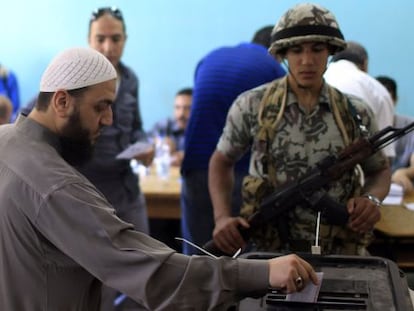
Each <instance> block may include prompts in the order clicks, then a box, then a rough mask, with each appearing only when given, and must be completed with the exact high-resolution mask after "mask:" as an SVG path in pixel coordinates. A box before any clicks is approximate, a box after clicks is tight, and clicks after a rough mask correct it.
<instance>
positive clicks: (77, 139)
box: [60, 111, 93, 166]
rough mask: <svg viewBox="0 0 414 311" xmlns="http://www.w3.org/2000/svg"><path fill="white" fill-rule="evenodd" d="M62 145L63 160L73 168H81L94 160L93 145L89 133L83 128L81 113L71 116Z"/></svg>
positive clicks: (65, 128)
mask: <svg viewBox="0 0 414 311" xmlns="http://www.w3.org/2000/svg"><path fill="white" fill-rule="evenodd" d="M60 145H61V148H62V149H61V150H62V151H61V155H62V158H63V159H64V160H65V161H66V162H68V163H69V164H70V165H72V166H80V165H82V164H85V163H86V162H88V161H89V160H90V159H91V158H92V155H93V145H92V142H91V141H90V139H89V131H88V130H87V129H84V128H83V127H82V124H81V120H80V113H79V111H77V112H75V113H74V114H73V115H71V116H70V117H69V121H68V123H67V125H65V126H64V127H63V129H62V134H61V136H60Z"/></svg>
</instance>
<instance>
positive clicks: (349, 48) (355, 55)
mask: <svg viewBox="0 0 414 311" xmlns="http://www.w3.org/2000/svg"><path fill="white" fill-rule="evenodd" d="M341 59H344V60H349V61H350V62H353V63H354V64H356V65H357V66H364V64H365V62H366V61H367V60H368V52H367V50H366V49H365V48H364V47H363V46H362V45H361V44H359V43H358V42H354V41H347V42H346V48H345V49H344V50H343V51H340V52H338V53H336V54H334V55H333V56H332V61H333V62H336V61H338V60H341Z"/></svg>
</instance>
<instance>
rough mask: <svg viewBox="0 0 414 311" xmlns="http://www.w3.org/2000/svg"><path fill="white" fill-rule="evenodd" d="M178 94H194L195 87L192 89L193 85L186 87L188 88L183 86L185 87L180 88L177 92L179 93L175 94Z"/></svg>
mask: <svg viewBox="0 0 414 311" xmlns="http://www.w3.org/2000/svg"><path fill="white" fill-rule="evenodd" d="M178 95H188V96H193V89H192V88H191V87H186V88H183V89H181V90H179V91H178V92H177V94H175V96H178Z"/></svg>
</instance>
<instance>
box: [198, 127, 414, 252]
mask: <svg viewBox="0 0 414 311" xmlns="http://www.w3.org/2000/svg"><path fill="white" fill-rule="evenodd" d="M413 130H414V122H412V123H410V124H408V125H407V126H405V127H403V128H394V127H391V126H389V127H386V128H384V129H383V130H381V131H379V132H377V133H375V134H374V135H372V136H370V137H365V138H364V137H362V138H359V139H358V140H356V141H355V142H353V143H352V144H350V145H349V146H347V147H346V148H344V149H343V150H342V152H340V153H339V154H338V155H329V156H327V157H326V158H324V159H322V160H321V161H319V162H318V163H316V165H315V167H314V168H312V169H310V170H309V171H308V172H307V173H306V174H305V175H303V176H302V177H300V178H299V179H298V180H296V181H295V182H293V183H289V184H286V185H284V186H282V187H280V188H277V189H276V190H275V191H274V192H273V193H271V194H270V195H268V196H267V197H265V198H264V199H263V201H262V202H261V204H260V206H259V208H258V210H257V211H256V212H255V213H254V214H252V215H251V216H250V217H249V219H248V222H249V224H250V227H249V228H244V227H239V231H240V233H241V235H242V237H243V238H244V240H245V241H247V240H248V239H249V238H250V235H251V232H252V231H254V230H255V229H256V228H260V227H262V226H263V225H264V224H266V223H268V224H276V223H278V218H280V217H281V215H282V214H283V213H285V212H287V211H288V210H289V209H291V208H293V207H294V206H295V205H297V204H298V203H303V202H305V204H306V205H307V206H309V207H310V208H312V209H313V210H315V211H320V212H321V213H322V215H324V217H325V218H326V219H327V221H328V223H330V224H333V225H344V224H346V223H347V221H348V212H347V210H346V206H344V205H343V204H340V203H338V202H336V201H335V200H334V199H332V198H331V197H329V195H328V193H327V191H328V189H329V185H330V183H331V182H332V181H335V180H338V179H339V178H340V177H341V176H342V175H343V174H344V173H345V172H348V171H350V170H352V169H354V168H355V166H356V165H357V164H360V163H362V162H363V161H364V160H366V159H367V158H369V157H370V156H371V155H373V154H374V153H376V152H377V151H379V150H380V149H382V148H384V147H385V146H387V145H389V144H391V143H392V142H394V141H395V140H397V139H399V138H401V137H402V136H404V135H406V134H408V133H409V132H411V131H413ZM284 227H285V229H287V228H286V227H287V226H286V224H285V226H284ZM280 234H281V235H283V234H284V235H285V236H287V233H286V232H284V233H283V232H280ZM204 249H206V250H207V251H209V252H210V253H212V254H214V255H217V256H220V255H226V254H225V253H223V252H222V251H221V250H220V249H219V248H218V247H217V246H216V245H215V243H214V241H213V240H211V241H209V242H207V243H206V244H205V245H204Z"/></svg>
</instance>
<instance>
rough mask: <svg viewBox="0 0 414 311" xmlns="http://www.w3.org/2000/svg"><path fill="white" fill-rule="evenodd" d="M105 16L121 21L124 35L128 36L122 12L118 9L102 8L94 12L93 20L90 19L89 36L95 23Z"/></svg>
mask: <svg viewBox="0 0 414 311" xmlns="http://www.w3.org/2000/svg"><path fill="white" fill-rule="evenodd" d="M104 15H111V16H112V17H114V18H115V19H117V20H119V21H120V22H121V23H122V28H123V30H124V34H126V25H125V21H124V17H123V15H122V12H121V10H120V9H118V8H117V7H114V6H113V7H102V8H97V9H95V10H93V11H92V14H91V18H90V19H89V34H90V33H91V25H92V23H93V22H94V21H96V20H98V19H99V18H100V17H101V16H104Z"/></svg>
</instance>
